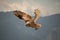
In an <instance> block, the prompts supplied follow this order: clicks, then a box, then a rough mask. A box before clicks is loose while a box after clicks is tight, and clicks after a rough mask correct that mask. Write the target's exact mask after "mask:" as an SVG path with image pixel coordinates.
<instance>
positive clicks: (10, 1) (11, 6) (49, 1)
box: [0, 0, 60, 16]
mask: <svg viewBox="0 0 60 40" xmlns="http://www.w3.org/2000/svg"><path fill="white" fill-rule="evenodd" d="M36 8H39V9H40V11H41V16H49V15H53V14H57V13H60V0H0V11H12V10H22V11H24V12H26V13H29V14H30V15H33V12H34V9H36Z"/></svg>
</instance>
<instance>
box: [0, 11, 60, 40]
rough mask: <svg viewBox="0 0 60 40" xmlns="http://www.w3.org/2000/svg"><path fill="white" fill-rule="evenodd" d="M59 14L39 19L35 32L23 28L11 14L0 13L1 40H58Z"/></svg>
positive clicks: (22, 23) (21, 22) (31, 29)
mask: <svg viewBox="0 0 60 40" xmlns="http://www.w3.org/2000/svg"><path fill="white" fill-rule="evenodd" d="M59 17H60V14H56V15H51V16H46V17H40V19H39V20H38V21H37V23H41V24H42V27H41V28H40V29H38V30H37V31H36V30H34V29H33V28H27V27H25V26H24V22H23V21H22V20H20V19H18V18H17V17H16V16H14V15H13V12H0V35H1V40H60V18H59Z"/></svg>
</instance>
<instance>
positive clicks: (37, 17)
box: [33, 9, 40, 22]
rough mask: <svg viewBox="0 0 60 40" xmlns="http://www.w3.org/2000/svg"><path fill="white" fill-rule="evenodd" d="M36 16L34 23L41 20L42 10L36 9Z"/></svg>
mask: <svg viewBox="0 0 60 40" xmlns="http://www.w3.org/2000/svg"><path fill="white" fill-rule="evenodd" d="M34 14H35V17H34V19H33V20H34V22H36V21H37V20H38V19H39V17H40V10H39V9H35V12H34Z"/></svg>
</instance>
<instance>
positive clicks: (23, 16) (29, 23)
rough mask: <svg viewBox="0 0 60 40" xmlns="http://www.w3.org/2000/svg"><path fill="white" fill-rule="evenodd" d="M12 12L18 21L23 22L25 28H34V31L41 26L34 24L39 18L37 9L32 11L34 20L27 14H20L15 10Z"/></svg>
mask: <svg viewBox="0 0 60 40" xmlns="http://www.w3.org/2000/svg"><path fill="white" fill-rule="evenodd" d="M13 12H14V15H15V16H17V17H18V18H19V19H21V20H24V21H25V26H26V27H32V28H35V30H37V29H38V28H40V27H41V24H37V23H36V21H37V20H38V19H39V17H40V10H39V9H35V10H34V14H35V17H34V18H32V17H31V16H30V15H29V14H27V13H25V12H22V11H18V10H15V11H13Z"/></svg>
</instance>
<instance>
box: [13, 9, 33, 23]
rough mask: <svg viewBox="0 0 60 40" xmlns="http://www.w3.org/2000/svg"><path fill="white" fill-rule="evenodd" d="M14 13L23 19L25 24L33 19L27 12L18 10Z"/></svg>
mask: <svg viewBox="0 0 60 40" xmlns="http://www.w3.org/2000/svg"><path fill="white" fill-rule="evenodd" d="M14 13H15V16H17V17H18V18H22V19H23V20H24V21H25V22H26V21H29V20H31V19H32V17H31V16H30V15H29V14H27V13H25V12H22V11H18V10H16V11H14Z"/></svg>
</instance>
